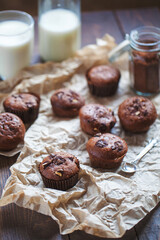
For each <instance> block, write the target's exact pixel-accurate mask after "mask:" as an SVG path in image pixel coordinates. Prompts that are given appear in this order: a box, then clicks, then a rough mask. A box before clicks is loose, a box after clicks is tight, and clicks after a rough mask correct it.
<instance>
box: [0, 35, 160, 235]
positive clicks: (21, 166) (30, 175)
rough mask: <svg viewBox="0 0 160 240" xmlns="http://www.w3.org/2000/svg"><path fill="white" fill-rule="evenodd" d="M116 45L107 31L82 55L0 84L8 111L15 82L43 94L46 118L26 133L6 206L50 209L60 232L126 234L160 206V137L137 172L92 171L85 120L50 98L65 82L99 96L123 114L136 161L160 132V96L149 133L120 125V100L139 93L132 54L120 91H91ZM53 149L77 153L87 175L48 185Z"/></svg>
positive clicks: (122, 67)
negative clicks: (61, 113) (93, 77)
mask: <svg viewBox="0 0 160 240" xmlns="http://www.w3.org/2000/svg"><path fill="white" fill-rule="evenodd" d="M114 46H115V43H114V39H113V38H112V37H111V36H108V35H106V36H105V37H104V39H99V40H98V41H97V45H89V46H86V47H85V48H83V49H81V50H79V51H78V52H77V55H76V57H75V58H71V59H68V60H67V61H64V62H62V63H51V62H49V63H45V64H38V65H35V66H32V67H28V68H26V69H25V70H24V71H22V72H21V73H20V74H19V76H17V78H16V79H14V81H13V84H11V82H10V84H9V85H8V83H6V86H5V82H4V83H3V85H0V91H1V95H0V99H1V105H0V109H1V111H3V107H2V102H3V99H4V97H6V95H7V94H10V91H11V89H12V88H13V86H14V85H16V87H14V89H13V90H12V92H21V91H31V92H35V93H37V94H40V96H41V106H40V113H39V117H38V119H37V120H36V121H35V122H34V124H33V125H32V126H31V127H30V128H29V129H28V130H27V132H26V135H25V143H24V147H23V148H22V150H21V154H20V156H19V158H18V160H17V162H16V163H15V164H14V165H13V166H12V167H11V169H10V170H11V176H10V177H9V179H8V180H7V182H6V185H5V188H4V190H3V194H2V198H1V200H0V206H4V205H6V204H9V203H12V202H14V203H16V204H17V205H19V206H21V207H25V208H29V209H32V210H35V211H37V212H40V213H43V214H45V215H49V216H51V217H52V218H53V219H54V220H55V221H56V222H57V223H58V224H59V228H60V232H61V234H68V233H71V232H73V231H75V230H84V231H85V232H87V233H90V234H94V235H96V236H100V237H108V238H109V237H110V238H118V237H121V236H122V235H123V234H124V233H125V231H126V230H127V229H130V228H132V227H133V226H134V225H135V224H136V223H138V222H139V221H140V220H141V219H142V218H143V217H144V216H145V215H146V214H147V213H148V212H150V211H151V210H152V209H153V208H154V207H155V206H156V204H157V203H158V201H159V196H160V175H159V173H160V144H159V143H158V145H157V146H156V147H154V148H153V149H152V150H151V151H150V152H149V153H148V154H147V155H146V156H145V157H143V159H142V160H141V162H140V163H139V168H138V169H137V172H136V173H135V174H133V175H126V174H123V173H122V172H121V171H120V169H117V170H110V171H108V170H105V169H93V168H92V167H91V166H90V161H89V157H88V154H87V152H86V143H87V141H88V139H89V137H90V136H88V135H87V134H85V133H84V132H82V130H81V128H80V123H79V118H78V117H77V118H74V119H68V118H66V119H65V118H58V117H56V116H55V115H54V114H53V113H52V109H51V104H50V97H51V95H52V94H53V92H54V90H55V89H57V88H59V87H67V88H70V89H72V90H75V91H77V92H78V93H80V94H81V95H82V96H84V98H85V101H86V103H91V102H95V103H100V104H103V105H105V106H107V107H110V108H112V109H113V110H114V112H115V116H116V118H117V124H116V126H115V127H114V128H113V130H112V133H114V134H117V135H118V136H120V137H122V138H124V139H125V140H126V142H127V144H128V147H129V150H128V153H127V156H126V159H127V160H128V161H132V160H133V159H134V158H135V157H136V155H137V154H138V153H139V152H140V151H141V150H142V149H143V147H144V146H145V145H146V144H147V143H148V142H149V140H150V139H152V138H154V137H157V135H158V132H159V129H160V118H159V114H160V105H159V102H160V96H159V95H157V96H155V97H153V98H152V101H153V102H154V104H155V106H156V108H157V112H158V119H157V120H156V122H155V123H154V124H153V125H152V126H151V128H150V130H149V131H148V132H147V133H143V134H131V133H126V132H124V130H123V129H122V128H121V126H120V123H119V120H118V117H117V110H118V106H119V104H120V103H121V102H122V101H123V100H124V99H126V98H127V97H129V96H132V95H134V93H133V92H132V91H131V90H130V82H129V75H128V62H127V60H126V59H127V58H126V56H123V57H122V58H121V59H119V60H118V61H117V62H116V63H115V64H116V65H117V66H118V67H119V68H120V70H121V74H122V76H121V80H120V84H119V88H118V91H117V93H116V94H115V95H114V96H113V97H106V98H97V97H94V96H92V95H91V94H90V93H89V91H88V87H87V83H86V79H85V72H86V69H88V68H89V67H91V66H93V65H96V64H101V63H107V53H108V52H109V51H110V50H111V49H112V48H113V47H114ZM2 90H3V92H7V90H9V93H2ZM16 151H17V149H16V150H15V152H16ZM54 151H66V152H69V153H72V154H74V155H75V156H76V157H77V158H78V159H79V161H80V165H81V171H80V179H79V181H78V183H77V184H76V186H74V187H73V188H71V189H69V190H67V191H59V190H54V189H49V188H45V187H44V185H43V182H42V179H41V176H40V174H39V172H38V165H39V163H40V162H41V161H42V159H43V158H44V157H45V156H47V155H48V154H49V153H52V152H54ZM15 152H14V151H13V152H12V154H14V153H15ZM1 154H3V153H1ZM6 154H7V153H6ZM9 154H10V153H8V155H9Z"/></svg>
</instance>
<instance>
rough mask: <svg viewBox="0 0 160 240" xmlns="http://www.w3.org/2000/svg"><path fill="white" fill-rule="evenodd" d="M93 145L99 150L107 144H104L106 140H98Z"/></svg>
mask: <svg viewBox="0 0 160 240" xmlns="http://www.w3.org/2000/svg"><path fill="white" fill-rule="evenodd" d="M95 145H96V146H97V147H99V148H104V147H106V146H107V145H108V143H107V142H106V140H104V139H100V140H98V141H97V142H96V144H95Z"/></svg>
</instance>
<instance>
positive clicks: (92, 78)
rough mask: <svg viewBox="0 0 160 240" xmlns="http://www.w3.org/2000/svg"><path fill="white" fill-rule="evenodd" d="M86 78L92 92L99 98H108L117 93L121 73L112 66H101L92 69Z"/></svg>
mask: <svg viewBox="0 0 160 240" xmlns="http://www.w3.org/2000/svg"><path fill="white" fill-rule="evenodd" d="M86 77H87V81H88V86H89V89H90V92H91V93H92V94H93V95H96V96H98V97H106V96H111V95H113V94H114V93H115V92H116V90H117V87H118V83H119V79H120V71H119V70H118V69H116V68H115V67H112V66H108V65H100V66H95V67H92V68H90V69H89V70H88V71H87V73H86Z"/></svg>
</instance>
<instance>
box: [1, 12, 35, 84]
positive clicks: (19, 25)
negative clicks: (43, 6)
mask: <svg viewBox="0 0 160 240" xmlns="http://www.w3.org/2000/svg"><path fill="white" fill-rule="evenodd" d="M33 39H34V20H33V18H32V17H31V16H30V15H29V14H27V13H25V12H21V11H12V10H10V11H1V12H0V79H2V80H5V79H10V78H13V77H14V76H15V75H16V74H17V73H18V72H19V71H20V70H21V69H22V68H24V67H26V66H28V65H29V64H30V62H31V56H32V51H33Z"/></svg>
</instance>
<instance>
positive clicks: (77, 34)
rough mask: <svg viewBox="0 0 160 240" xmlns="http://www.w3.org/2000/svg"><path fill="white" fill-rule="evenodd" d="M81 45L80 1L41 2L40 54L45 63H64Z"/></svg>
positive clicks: (41, 0)
mask: <svg viewBox="0 0 160 240" xmlns="http://www.w3.org/2000/svg"><path fill="white" fill-rule="evenodd" d="M80 44H81V20H80V0H39V52H40V56H41V58H42V59H43V60H45V61H62V60H65V59H67V58H69V57H71V56H73V55H74V53H75V51H76V50H77V49H79V48H80Z"/></svg>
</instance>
